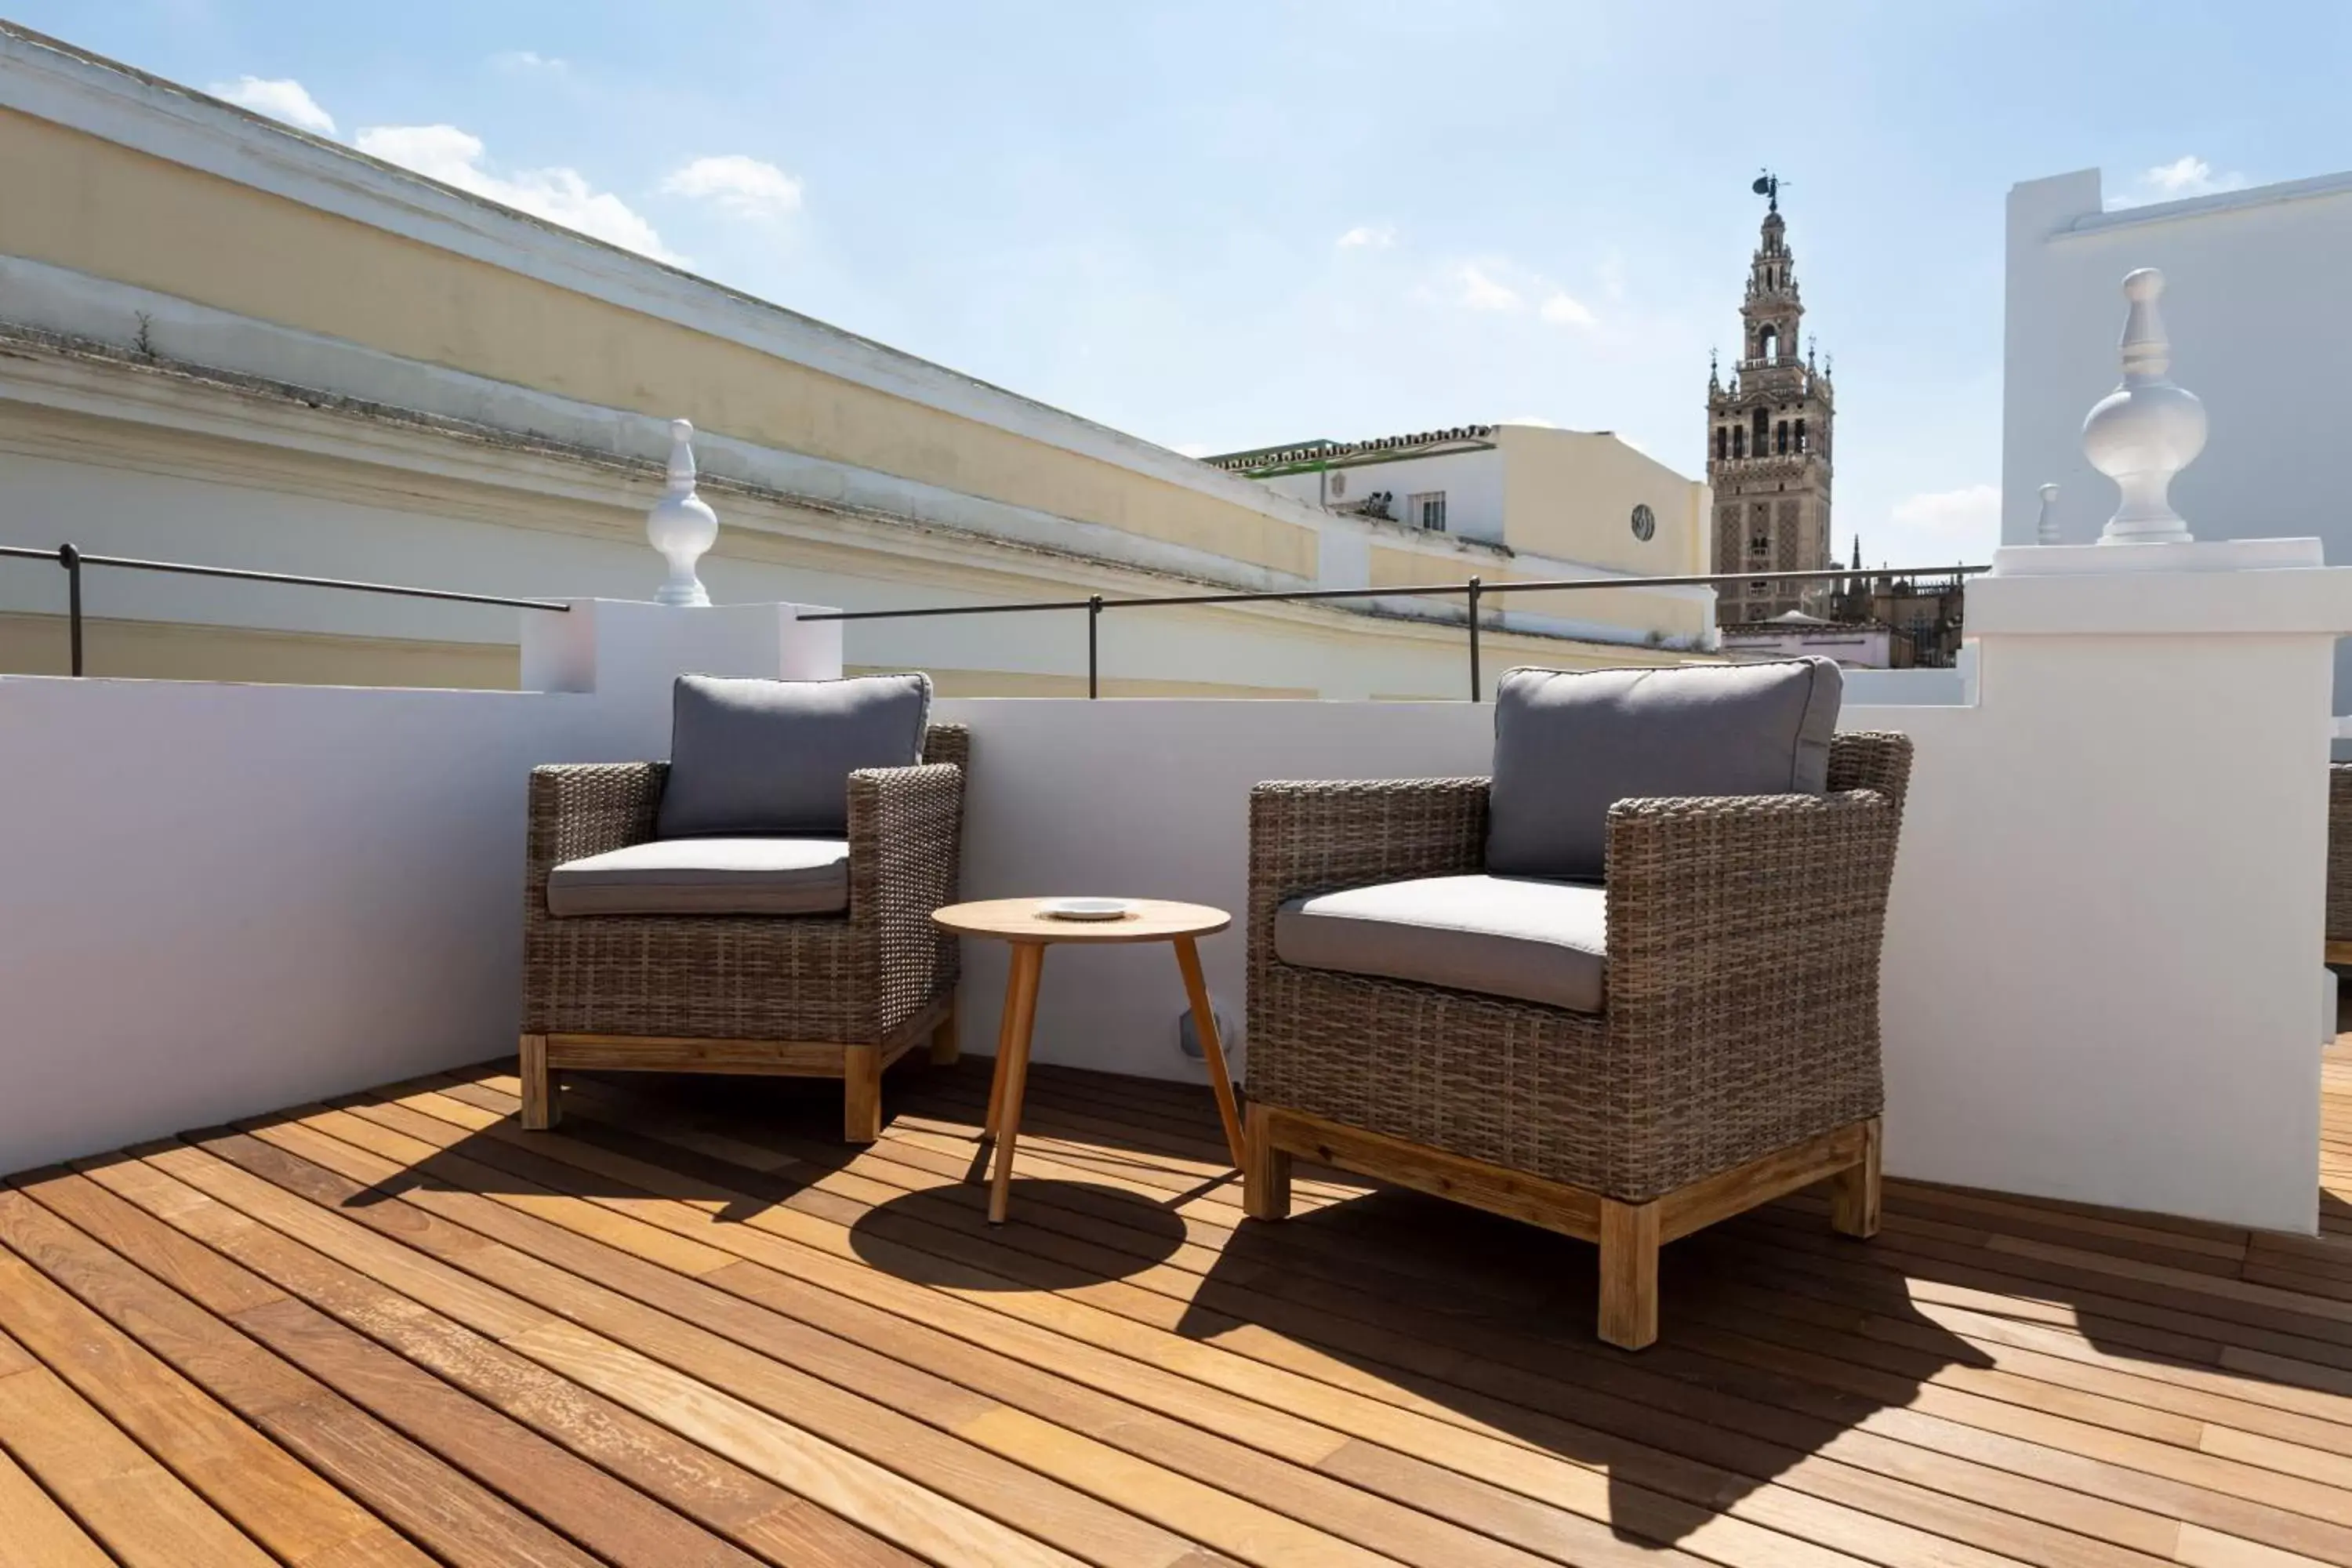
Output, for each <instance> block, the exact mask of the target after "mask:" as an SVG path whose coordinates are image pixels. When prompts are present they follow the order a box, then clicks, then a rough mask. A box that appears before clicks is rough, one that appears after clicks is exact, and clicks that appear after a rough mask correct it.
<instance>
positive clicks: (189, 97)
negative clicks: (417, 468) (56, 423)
mask: <svg viewBox="0 0 2352 1568" xmlns="http://www.w3.org/2000/svg"><path fill="white" fill-rule="evenodd" d="M8 46H14V47H13V48H10V47H8ZM36 51H37V52H40V53H46V54H47V55H50V56H54V57H57V58H58V59H60V60H62V61H65V62H69V64H70V66H71V67H72V68H78V69H79V72H81V73H97V74H98V75H100V76H103V77H109V78H113V79H118V80H119V81H121V82H122V83H127V84H130V86H129V89H127V90H122V89H118V90H121V96H122V97H125V98H128V97H131V96H132V95H134V94H139V93H143V94H147V95H151V97H150V101H151V102H152V100H153V99H154V98H162V99H167V100H173V101H174V102H176V103H178V104H179V105H181V106H182V108H181V110H180V111H179V118H180V120H181V129H182V131H183V132H184V131H185V130H186V129H188V128H189V127H188V126H187V123H186V121H187V119H188V118H189V117H190V116H191V115H200V116H204V117H207V118H212V119H214V120H215V122H216V124H218V125H221V126H225V127H233V128H234V130H235V133H236V134H237V136H238V137H239V138H240V139H241V140H242V142H244V144H245V147H246V149H247V158H246V159H244V160H240V161H238V162H237V163H236V167H234V168H225V167H218V166H215V163H212V162H208V161H207V160H206V159H205V157H204V156H203V155H202V154H201V153H199V152H198V151H197V150H195V149H194V148H192V147H186V146H182V147H180V148H178V149H177V151H175V152H170V153H165V152H158V151H157V149H156V148H155V146H154V145H152V144H151V143H149V142H142V141H141V140H138V139H127V138H125V137H123V136H121V135H116V134H113V133H111V132H109V131H107V130H102V129H93V128H91V127H90V126H89V125H88V124H85V123H81V122H79V121H76V120H74V119H69V118H60V117H59V116H58V114H56V113H54V112H51V111H50V110H47V109H45V108H43V107H38V106H33V105H28V104H26V103H24V102H21V101H18V100H17V95H15V94H8V93H5V92H0V104H5V107H8V108H12V109H16V110H19V111H21V112H25V113H27V114H30V115H32V116H33V117H34V118H37V119H43V120H48V121H51V122H52V123H58V124H62V125H65V126H66V127H67V128H68V129H69V130H74V131H78V132H81V133H83V134H87V135H92V136H95V137H98V138H99V139H100V140H103V141H109V142H114V143H115V144H117V145H121V146H125V147H129V148H131V150H133V151H135V152H140V153H146V154H148V155H150V156H157V157H163V158H165V159H166V160H167V161H171V162H176V163H181V164H183V165H184V166H185V167H189V168H194V169H197V170H199V171H201V172H204V173H206V174H215V175H216V176H218V177H221V178H225V179H228V180H230V181H232V182H233V183H236V184H246V185H248V186H251V187H253V188H256V189H259V190H263V191H267V192H268V193H270V194H272V195H280V196H285V197H287V198H288V199H291V200H295V201H298V202H301V203H302V204H303V205H313V206H315V205H319V204H318V203H316V202H312V201H308V200H306V199H305V198H304V197H303V196H301V195H293V194H290V193H289V192H288V191H287V190H286V189H284V188H283V186H282V184H273V183H272V182H271V181H270V180H269V179H268V178H267V177H261V173H262V169H263V167H264V166H265V165H266V164H267V163H268V162H269V160H268V158H267V156H266V155H265V156H264V157H263V158H261V159H259V160H254V159H252V157H251V154H252V153H254V152H256V151H258V150H259V149H261V148H264V147H277V148H281V149H285V150H288V151H289V152H291V153H295V154H297V155H298V156H299V157H301V158H304V159H308V160H317V159H321V158H330V157H331V158H333V159H335V160H337V161H338V162H339V163H341V164H342V165H344V166H346V167H349V168H355V169H360V170H364V171H366V172H367V173H368V174H370V175H371V176H373V178H375V179H376V180H379V181H384V182H392V183H394V184H398V185H399V186H401V187H404V188H405V189H407V190H411V191H414V192H415V193H417V194H418V195H429V196H430V197H431V198H432V199H433V200H435V201H436V202H441V203H453V204H456V205H457V206H458V207H459V208H461V209H462V210H465V211H467V212H469V213H472V214H476V215H478V216H480V217H481V218H484V219H488V220H489V222H491V223H493V224H496V225H499V226H520V227H522V228H525V229H528V230H529V231H530V232H531V233H533V234H534V235H536V236H539V237H541V238H542V239H543V240H544V241H546V242H547V243H548V244H549V245H550V247H553V248H554V249H555V250H556V252H557V253H558V254H560V253H561V252H562V250H566V249H568V250H571V251H572V252H573V253H574V254H575V255H576V254H580V253H583V252H584V253H586V254H587V255H590V256H593V257H594V258H596V261H595V263H594V264H593V265H592V266H589V267H586V268H581V267H577V266H574V267H572V268H530V267H522V266H518V265H516V264H515V260H514V259H513V258H500V257H499V256H496V255H493V254H486V253H485V252H486V250H489V249H494V248H495V247H498V245H499V238H500V237H499V236H497V235H495V234H494V233H488V232H486V231H484V230H483V229H480V228H476V229H474V230H473V234H474V236H475V237H478V238H480V239H484V240H487V241H488V245H487V246H482V245H469V244H465V243H453V240H454V239H455V237H454V236H445V237H429V236H425V235H420V234H419V233H417V232H415V230H414V228H413V227H412V226H403V225H402V224H401V223H399V222H397V221H395V220H394V215H393V214H391V213H382V214H379V215H377V216H368V215H366V214H364V213H360V212H354V211H352V210H350V209H349V208H348V207H335V206H329V207H327V208H325V209H323V210H329V211H335V212H338V213H339V214H340V215H341V216H347V217H352V218H354V219H355V220H356V221H359V222H362V223H365V224H367V225H368V226H371V227H374V228H378V229H381V230H383V231H384V232H386V233H390V234H394V235H399V236H401V237H405V238H409V239H415V240H420V241H421V242H422V243H425V244H428V245H433V246H435V247H436V248H440V249H445V250H451V251H454V252H456V253H457V254H460V255H467V256H470V257H472V258H475V259H477V260H482V261H486V262H488V264H489V265H492V266H496V267H499V268H502V269H503V270H507V271H513V272H518V273H520V274H521V275H523V276H527V277H532V278H536V279H540V280H541V281H544V282H550V283H552V284H554V285H555V286H556V287H558V288H563V289H570V290H572V291H573V292H577V293H583V294H586V295H589V296H590V297H592V298H599V299H604V300H608V301H609V302H613V303H617V304H620V305H622V306H624V307H625V308H628V309H634V310H643V311H646V313H648V314H651V315H654V316H656V318H658V319H663V320H667V321H675V322H678V323H679V324H683V325H688V326H690V327H694V328H696V329H698V330H700V331H711V332H714V333H715V334H716V335H719V336H722V337H727V338H730V339H731V340H732V341H734V342H740V343H742V344H743V345H744V346H746V347H750V348H752V349H755V350H758V351H759V352H761V353H769V354H773V355H775V356H776V357H777V358H780V359H783V360H787V361H789V362H792V363H800V364H803V365H805V366H807V367H808V368H810V369H812V370H816V371H819V372H822V373H824V374H829V375H835V376H838V377H841V378H842V379H844V380H847V381H851V382H854V383H856V384H861V385H866V386H870V387H873V388H875V389H876V390H878V391H882V392H887V393H889V394H891V395H896V396H899V397H904V398H907V399H908V400H909V401H912V402H917V403H920V404H922V405H926V406H929V407H932V408H936V409H939V410H940V411H941V412H944V413H949V414H952V415H956V416H960V417H963V418H968V419H971V420H974V421H975V422H976V423H982V424H989V425H992V426H995V427H997V428H1000V429H1006V430H1010V431H1013V433H1015V434H1019V435H1023V436H1025V437H1029V438H1031V439H1034V440H1039V441H1041V442H1043V443H1045V444H1047V445H1051V446H1057V447H1062V448H1064V449H1066V450H1068V451H1073V452H1076V453H1079V454H1081V455H1084V456H1088V457H1093V458H1097V459H1101V460H1107V461H1110V462H1113V463H1116V464H1118V465H1119V466H1121V467H1124V468H1129V469H1131V470H1133V471H1135V472H1138V473H1140V474H1144V475H1147V476H1149V477H1150V478H1152V479H1160V480H1162V481H1165V482H1168V483H1172V484H1176V485H1179V486H1181V487H1183V488H1186V489H1202V490H1206V491H1210V492H1211V493H1214V494H1216V495H1218V496H1219V497H1220V498H1221V499H1223V500H1231V501H1234V502H1235V503H1237V504H1241V505H1244V506H1248V507H1250V508H1252V509H1253V510H1258V511H1260V512H1263V513H1264V514H1265V515H1267V516H1269V517H1272V518H1276V520H1278V521H1285V522H1290V523H1293V524H1296V525H1297V526H1301V527H1313V526H1315V523H1314V521H1313V520H1312V519H1311V518H1310V517H1309V516H1308V515H1307V514H1308V513H1309V512H1311V510H1313V509H1309V508H1306V507H1305V506H1304V505H1303V503H1297V502H1292V501H1288V500H1286V498H1283V497H1279V496H1274V495H1269V494H1267V493H1266V492H1265V490H1264V489H1261V488H1260V487H1257V486H1255V485H1249V484H1247V483H1246V482H1245V481H1238V482H1236V484H1235V486H1234V489H1226V488H1225V484H1226V481H1224V480H1223V479H1211V478H1210V476H1209V475H1207V474H1204V473H1202V471H1201V465H1200V464H1198V463H1196V462H1194V461H1193V460H1192V459H1191V458H1186V457H1185V456H1184V455H1183V454H1181V453H1180V452H1177V451H1174V450H1173V449H1171V448H1169V447H1162V446H1160V444H1159V443H1157V442H1154V441H1151V440H1149V439H1147V438H1145V437H1140V436H1136V435H1133V434H1131V433H1129V432H1127V431H1124V430H1120V429H1118V428H1116V427H1115V426H1108V425H1104V424H1101V423H1099V422H1097V421H1096V420H1093V419H1089V418H1087V416H1084V415H1080V414H1074V413H1072V412H1070V411H1069V410H1067V409H1064V408H1059V407H1056V406H1055V405H1052V404H1049V403H1045V402H1043V401H1041V400H1039V399H1036V398H1034V397H1030V396H1027V395H1024V394H1022V393H1018V392H1014V391H1013V390H1011V389H1010V388H1007V387H1003V386H999V385H997V384H994V383H992V382H988V381H984V380H982V379H981V378H980V377H978V376H975V375H971V374H968V373H965V372H962V371H959V370H956V369H953V368H952V367H950V366H947V365H943V364H940V363H937V362H935V361H931V360H927V359H924V358H922V357H921V356H919V355H918V354H914V353H908V352H907V351H906V350H903V349H898V348H893V347H891V346H890V345H889V344H887V343H884V342H879V341H877V340H876V339H872V338H867V337H864V336H862V335H860V334H858V333H856V332H853V331H849V330H848V329H846V328H843V327H837V326H835V325H833V324H832V323H830V322H827V321H820V320H818V319H817V318H816V317H814V316H808V315H804V314H803V313H801V312H800V311H797V310H792V309H791V308H790V307H788V306H784V305H779V304H777V303H775V302H774V301H772V300H764V299H761V297H759V296H758V295H756V294H751V293H747V292H745V291H743V290H742V289H735V288H731V287H730V286H729V285H727V284H724V283H719V282H715V281H713V280H712V279H708V278H705V277H702V276H701V275H700V274H698V273H696V272H693V271H690V270H688V269H687V268H681V267H677V266H674V265H672V264H670V263H667V262H664V261H659V260H656V259H655V258H652V257H649V256H646V255H644V254H642V253H640V252H638V251H634V250H630V249H628V248H626V247H622V246H617V245H614V244H613V243H611V242H610V241H607V240H603V239H599V238H596V237H594V236H592V235H588V234H583V233H582V232H581V231H579V230H577V229H572V228H568V227H565V226H563V225H561V224H557V223H552V222H550V221H548V220H546V219H544V218H540V217H535V216H532V215H530V214H529V213H526V212H522V211H520V210H518V209H516V208H513V207H509V206H507V205H503V204H501V203H499V202H495V201H492V200H489V199H488V198H487V197H483V196H478V195H474V194H473V193H471V192H468V191H464V190H460V189H458V188H457V187H456V186H453V185H448V184H443V183H442V182H440V181H438V180H435V179H432V178H430V177H429V176H426V175H424V174H417V173H416V172H415V171H414V170H411V169H407V168H404V167H403V166H401V165H399V164H397V163H387V162H385V161H384V160H383V159H381V158H376V157H373V156H371V155H369V154H367V153H362V152H360V151H359V150H358V149H357V148H355V147H352V146H350V145H348V144H346V143H344V142H338V141H335V140H333V139H331V138H329V137H322V136H318V135H314V134H312V133H310V132H306V131H302V130H300V129H299V128H297V127H294V126H291V125H288V124H286V123H284V122H283V121H278V120H274V119H271V118H270V117H268V116H267V115H263V114H257V113H256V112H254V111H253V110H247V109H244V108H241V107H239V106H238V105H236V104H233V103H229V102H226V101H225V100H221V99H218V98H215V97H213V96H212V95H211V94H209V93H206V92H204V91H202V90H200V89H195V88H193V87H190V86H188V85H186V84H185V83H183V82H176V81H173V80H172V79H169V78H165V77H161V76H158V75H156V74H154V73H153V72H152V71H147V70H143V69H142V68H139V67H137V66H133V65H130V64H127V63H125V62H123V61H121V60H117V59H114V58H110V57H109V56H105V55H101V54H98V53H95V52H93V51H91V50H89V49H87V48H84V47H80V46H79V45H76V44H72V43H69V42H68V41H66V40H64V39H61V38H58V37H53V36H52V35H49V34H47V33H43V32H40V31H38V30H37V29H35V28H32V27H27V26H24V25H22V24H20V23H17V22H14V21H10V20H8V19H6V18H5V17H0V65H5V59H6V57H7V55H8V54H11V53H13V54H14V55H15V56H16V61H17V63H18V65H19V66H20V67H21V68H27V69H29V70H32V71H35V72H42V73H44V74H46V75H47V77H48V78H49V79H51V81H52V83H53V84H55V85H57V86H60V87H67V88H70V87H71V86H72V85H73V83H72V82H71V80H70V78H71V76H72V75H73V72H72V71H70V70H67V69H60V68H57V67H56V66H54V65H52V66H49V67H46V68H45V67H44V66H42V65H41V64H40V62H39V61H38V60H37V58H34V53H35V52H36ZM0 79H5V71H0ZM79 85H80V86H81V87H82V88H83V89H85V90H87V89H89V88H90V87H91V86H92V85H93V84H92V82H91V81H90V80H89V76H88V75H87V74H84V75H83V77H82V79H81V81H80V83H79ZM279 162H280V163H281V164H284V163H289V162H290V160H280V161H279ZM313 174H314V176H315V174H316V171H315V170H314V171H313ZM330 183H331V184H335V185H339V186H341V194H342V195H345V196H347V197H357V198H358V199H359V200H360V201H361V202H365V201H367V200H368V199H369V198H371V197H373V198H374V199H376V200H378V201H381V200H383V199H385V198H386V197H387V195H388V193H386V192H384V191H383V190H382V189H381V188H378V189H376V190H373V191H371V190H369V189H368V188H366V186H365V185H364V184H360V183H358V182H352V181H349V180H340V181H338V180H332V178H331V176H330ZM409 207H410V211H412V212H413V213H420V214H424V215H425V216H435V215H430V214H429V212H427V210H426V209H425V208H423V207H421V206H418V205H415V204H414V203H413V202H412V203H410V204H409ZM509 243H511V241H509ZM614 268H621V269H623V270H624V273H627V272H634V273H635V274H636V275H637V277H638V278H639V279H644V280H645V281H646V283H656V286H657V287H662V288H666V289H667V290H669V291H670V296H669V298H667V299H662V300H652V299H647V298H645V297H643V296H642V295H640V296H639V297H637V298H634V299H632V298H627V297H616V295H615V293H614V292H613V291H612V290H611V289H608V288H607V287H604V286H602V285H604V283H605V281H606V280H607V279H610V277H611V275H612V272H613V269H614ZM559 274H561V275H559ZM622 287H623V288H628V287H630V285H629V284H627V283H623V285H622ZM638 287H642V285H639V286H638ZM680 289H683V290H686V291H688V293H689V294H690V295H693V296H699V297H700V298H701V299H702V300H708V301H709V302H710V303H712V304H715V305H718V306H719V307H720V308H721V309H722V310H733V311H740V312H744V313H746V314H747V315H748V316H749V317H750V318H751V319H752V320H754V321H759V322H761V323H765V324H767V325H768V327H769V329H770V331H771V332H775V331H781V332H782V333H783V334H793V333H797V334H801V335H803V336H804V337H806V338H808V339H812V340H814V342H810V343H801V344H787V343H785V342H778V341H776V338H775V337H773V336H762V335H755V334H746V333H743V332H741V331H729V330H728V329H727V328H726V327H724V326H722V325H719V324H717V323H716V322H714V321H713V320H712V319H711V318H710V317H709V315H707V314H702V313H698V312H697V311H696V310H694V307H693V306H692V304H690V303H688V302H687V301H686V300H680V299H678V297H677V292H676V291H677V290H680ZM811 349H814V350H815V351H816V352H815V353H809V352H808V351H809V350H811ZM869 361H870V362H873V363H870V364H868V363H863V362H869ZM926 380H929V381H931V382H933V383H934V384H941V383H943V384H946V386H945V387H943V388H942V390H941V391H940V392H937V393H931V394H929V395H926V394H925V390H924V389H923V387H922V386H921V383H923V382H924V381H926ZM950 389H952V390H950ZM992 404H994V405H999V406H998V407H996V408H991V407H989V405H992ZM1040 426H1043V427H1042V428H1041V427H1040ZM1053 426H1061V427H1062V428H1061V429H1060V430H1058V431H1056V430H1055V429H1054V428H1053Z"/></svg>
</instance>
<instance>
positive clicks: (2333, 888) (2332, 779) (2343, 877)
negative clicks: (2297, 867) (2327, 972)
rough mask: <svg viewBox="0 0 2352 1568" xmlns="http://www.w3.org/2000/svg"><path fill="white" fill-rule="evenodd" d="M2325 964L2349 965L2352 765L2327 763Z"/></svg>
mask: <svg viewBox="0 0 2352 1568" xmlns="http://www.w3.org/2000/svg"><path fill="white" fill-rule="evenodd" d="M2327 962H2328V963H2334V964H2352V763H2328V764H2327Z"/></svg>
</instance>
